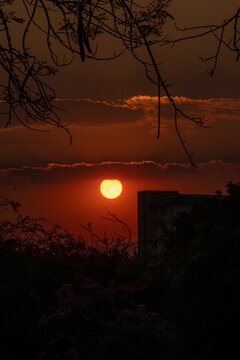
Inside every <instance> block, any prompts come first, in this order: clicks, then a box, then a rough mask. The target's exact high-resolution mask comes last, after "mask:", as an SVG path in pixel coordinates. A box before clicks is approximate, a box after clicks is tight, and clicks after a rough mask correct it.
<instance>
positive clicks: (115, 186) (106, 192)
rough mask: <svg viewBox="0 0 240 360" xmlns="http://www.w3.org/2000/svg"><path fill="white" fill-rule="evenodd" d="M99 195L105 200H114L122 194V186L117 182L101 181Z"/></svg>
mask: <svg viewBox="0 0 240 360" xmlns="http://www.w3.org/2000/svg"><path fill="white" fill-rule="evenodd" d="M100 191H101V194H102V195H103V196H104V197H105V198H107V199H115V198H117V197H118V196H119V195H120V194H121V192H122V184H121V182H120V181H119V180H110V179H106V180H103V181H102V183H101V185H100Z"/></svg>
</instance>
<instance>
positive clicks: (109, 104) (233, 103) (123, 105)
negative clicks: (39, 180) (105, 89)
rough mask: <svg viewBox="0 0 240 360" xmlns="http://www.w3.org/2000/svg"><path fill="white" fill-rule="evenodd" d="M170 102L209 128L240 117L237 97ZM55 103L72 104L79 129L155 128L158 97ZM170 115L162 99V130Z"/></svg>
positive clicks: (188, 124)
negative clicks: (136, 124)
mask: <svg viewBox="0 0 240 360" xmlns="http://www.w3.org/2000/svg"><path fill="white" fill-rule="evenodd" d="M173 100H174V101H175V103H176V105H177V106H178V107H179V108H180V109H181V111H183V112H184V113H185V114H187V115H189V116H191V117H201V118H202V119H203V120H205V121H206V122H207V124H208V125H212V124H213V123H214V122H216V121H217V119H226V118H227V119H228V120H229V119H231V120H238V119H239V116H240V105H239V104H240V99H239V98H209V99H192V98H187V97H183V96H182V97H181V96H174V97H173ZM56 101H57V102H60V103H61V102H62V103H69V104H71V105H70V106H71V108H70V110H69V111H70V113H72V112H73V113H74V114H75V112H76V111H78V116H77V117H76V114H75V115H74V123H77V124H78V126H101V125H110V124H115V123H117V124H125V123H128V122H136V121H137V122H138V121H143V119H144V120H145V121H146V122H147V123H148V124H149V125H151V126H153V127H156V120H157V104H158V98H157V96H148V95H138V96H132V97H130V98H127V99H119V100H117V101H106V100H99V99H88V98H82V99H77V98H76V99H56ZM76 104H78V105H76ZM73 108H75V110H73ZM110 109H112V110H110ZM113 109H114V110H113ZM100 114H101V115H100ZM173 115H174V113H173V108H172V106H171V104H170V102H169V100H168V98H167V97H166V96H162V97H161V118H162V127H163V128H168V127H169V124H171V121H169V120H173ZM182 122H183V123H184V126H185V128H191V129H192V128H197V127H196V125H195V124H194V123H193V122H192V121H190V120H188V119H184V118H183V119H181V123H182Z"/></svg>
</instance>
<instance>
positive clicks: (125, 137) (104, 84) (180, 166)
mask: <svg viewBox="0 0 240 360" xmlns="http://www.w3.org/2000/svg"><path fill="white" fill-rule="evenodd" d="M193 3H194V7H193ZM196 6H197V8H196ZM236 6H239V1H238V0H231V1H228V2H227V5H226V1H225V0H218V1H209V0H204V1H201V2H197V3H196V2H192V1H190V0H183V1H181V2H179V1H173V2H172V7H171V8H170V12H172V13H173V14H174V15H175V16H176V18H177V19H178V23H179V24H180V25H191V24H192V23H194V21H196V20H198V21H199V23H201V24H202V23H203V22H208V21H210V20H211V19H214V21H215V20H216V21H218V20H219V19H222V18H223V17H226V16H228V15H229V14H230V13H231V11H233V10H234V9H235V8H236ZM216 9H217V11H216ZM166 31H168V32H170V34H171V32H172V33H173V29H172V27H171V24H167V25H166ZM215 46H216V44H215V43H214V42H212V41H211V39H206V40H201V41H196V42H191V43H185V44H179V45H178V46H176V47H175V48H174V49H169V48H167V49H163V48H160V49H159V50H156V51H157V53H156V54H157V56H159V58H160V59H161V60H162V61H163V65H162V67H161V69H162V71H163V72H164V74H166V76H165V77H166V78H167V79H168V80H169V82H171V81H176V84H175V85H174V86H172V87H171V88H170V91H171V93H172V94H173V95H174V96H175V100H176V102H177V103H178V104H179V106H181V108H182V109H183V110H185V111H186V112H188V113H191V114H193V115H199V114H200V115H202V116H204V117H205V118H206V119H207V120H208V123H207V124H208V125H209V126H210V128H209V129H201V128H198V127H196V126H193V124H192V123H190V122H188V121H186V120H181V121H180V128H181V131H182V134H183V136H184V139H185V140H186V143H187V146H188V148H189V150H190V152H191V153H194V157H193V158H194V161H195V163H196V164H197V165H198V167H196V168H194V167H191V166H190V165H189V164H188V161H187V158H186V155H185V153H184V151H183V149H182V147H181V144H180V142H179V140H178V138H177V135H176V132H175V130H174V127H173V112H172V109H171V107H170V106H169V104H168V103H167V101H166V99H165V98H164V97H163V98H162V124H161V130H162V132H161V137H160V139H159V140H158V141H157V140H156V105H157V101H156V100H157V99H156V89H155V88H154V86H153V85H152V84H151V83H149V82H148V81H147V79H146V78H145V74H144V69H143V68H142V66H141V65H140V64H138V63H136V62H135V60H134V59H132V58H131V57H130V56H129V55H127V54H126V55H124V56H123V57H122V58H121V59H119V60H115V61H114V62H89V63H85V64H82V63H80V62H79V61H77V59H76V60H75V61H74V63H73V65H72V66H71V67H69V68H66V69H63V70H61V71H60V72H59V74H58V75H56V76H55V77H52V79H51V84H52V85H53V87H55V89H56V90H57V98H58V101H57V102H56V104H57V105H58V106H60V107H62V108H65V109H67V110H65V111H60V115H61V117H62V119H63V122H65V123H67V124H69V129H70V130H71V133H72V135H73V144H72V145H71V146H70V145H69V138H68V136H67V134H66V133H64V131H62V130H60V129H51V130H50V131H49V132H48V133H38V132H32V131H30V130H28V129H24V128H22V127H20V126H18V125H15V126H12V127H10V128H9V129H0V150H1V158H0V186H1V191H0V193H2V194H3V195H5V196H8V197H10V198H12V199H14V200H18V201H21V202H22V203H23V212H24V213H26V214H27V213H28V214H29V215H33V216H46V217H48V218H49V219H50V220H51V221H54V222H57V223H60V224H62V225H64V226H66V227H67V228H69V229H70V230H73V231H79V230H80V224H85V225H86V224H87V223H88V222H91V223H92V224H93V226H94V227H95V228H96V230H98V231H102V232H103V231H104V230H106V231H107V230H108V229H110V228H111V226H110V223H108V222H106V221H104V220H103V219H102V217H104V216H105V215H106V208H108V209H109V210H111V211H112V212H114V213H116V214H117V215H118V216H119V217H120V218H122V219H123V220H124V221H126V222H127V223H128V224H129V225H130V226H131V228H132V231H133V234H134V238H135V239H136V237H137V234H136V198H137V195H136V194H137V191H140V190H179V191H180V192H183V193H184V192H185V193H214V191H215V190H216V189H219V188H221V189H224V185H226V183H227V182H228V181H229V180H232V181H236V182H238V181H240V176H239V172H240V147H239V130H240V122H239V115H240V94H239V84H240V72H239V64H237V63H236V61H235V58H234V57H232V55H231V54H228V53H223V54H222V57H221V60H220V62H219V67H218V69H217V72H216V74H215V76H214V77H213V78H210V77H209V76H208V75H207V74H206V70H207V68H208V64H206V63H202V62H201V61H200V60H199V55H202V56H205V55H209V54H211V52H213V51H214V49H215ZM39 50H40V49H39ZM0 107H1V108H3V107H4V104H2V103H1V104H0ZM49 164H50V165H49ZM104 178H117V179H119V180H121V181H122V184H123V193H122V195H121V196H120V197H119V198H118V199H116V200H107V199H104V198H103V197H102V196H101V194H100V192H99V186H100V183H101V181H102V180H103V179H104Z"/></svg>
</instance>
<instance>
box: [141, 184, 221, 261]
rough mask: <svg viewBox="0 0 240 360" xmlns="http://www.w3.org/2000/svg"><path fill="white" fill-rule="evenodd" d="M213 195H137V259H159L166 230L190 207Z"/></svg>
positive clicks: (151, 193) (166, 192) (175, 193)
mask: <svg viewBox="0 0 240 360" xmlns="http://www.w3.org/2000/svg"><path fill="white" fill-rule="evenodd" d="M214 197H215V196H213V195H189V194H186V195H184V194H179V192H178V191H140V192H138V253H139V256H140V257H154V256H156V255H157V256H158V255H161V253H162V251H163V240H164V237H165V236H166V230H168V229H171V228H172V226H173V219H174V218H175V217H176V216H177V215H178V214H179V213H180V212H186V213H189V212H190V211H191V209H192V207H193V206H194V205H196V204H199V203H202V202H204V201H206V200H209V199H212V198H214Z"/></svg>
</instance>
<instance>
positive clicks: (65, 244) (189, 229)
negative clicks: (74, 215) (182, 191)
mask: <svg viewBox="0 0 240 360" xmlns="http://www.w3.org/2000/svg"><path fill="white" fill-rule="evenodd" d="M227 191H228V194H229V196H228V197H223V196H222V195H221V193H220V192H218V195H217V196H216V198H215V199H214V200H211V201H209V202H207V203H206V204H204V205H201V206H196V207H195V208H194V209H193V210H192V212H191V213H190V214H181V215H180V216H179V217H178V218H177V219H176V221H175V230H174V231H171V232H169V234H168V237H167V239H166V240H165V249H166V252H165V254H164V256H162V258H161V259H158V261H154V259H151V261H149V259H139V258H138V256H137V254H131V255H130V254H129V252H128V245H129V243H128V240H127V239H125V238H116V239H98V240H99V242H97V244H96V243H95V246H94V248H93V247H91V246H89V245H88V244H87V242H86V241H85V240H84V239H82V238H81V237H80V238H75V237H74V236H73V235H72V234H71V233H69V232H67V231H65V230H62V229H61V228H60V227H57V226H53V225H51V224H49V223H48V222H46V221H45V220H44V219H32V218H29V217H23V216H21V214H20V210H19V209H20V207H19V204H17V203H15V202H9V201H8V200H6V199H4V198H3V199H2V201H1V209H2V210H7V209H9V208H11V209H12V211H13V215H12V216H8V217H7V216H5V215H4V216H3V219H2V220H1V223H0V239H1V242H0V295H1V296H0V303H1V309H0V320H1V321H0V339H1V346H0V359H1V360H2V359H3V360H5V359H6V360H9V359H20V358H24V359H26V360H27V359H31V360H34V359H41V360H42V359H46V360H48V359H49V360H50V359H51V360H54V359H60V360H65V359H66V360H68V359H69V360H71V359H74V360H75V359H76V360H77V359H83V360H95V359H96V360H103V359H117V360H118V359H119V360H120V359H121V360H122V359H131V360H132V359H144V360H145V359H146V358H149V359H162V360H175V359H176V360H180V359H184V360H185V359H186V360H205V359H207V360H208V359H217V358H218V357H220V356H221V357H225V358H230V357H231V354H232V353H233V351H234V350H236V349H237V348H238V330H236V329H237V328H238V318H237V314H238V312H239V305H240V271H239V270H240V265H239V253H240V222H239V215H240V185H239V184H233V183H229V184H228V185H227Z"/></svg>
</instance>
